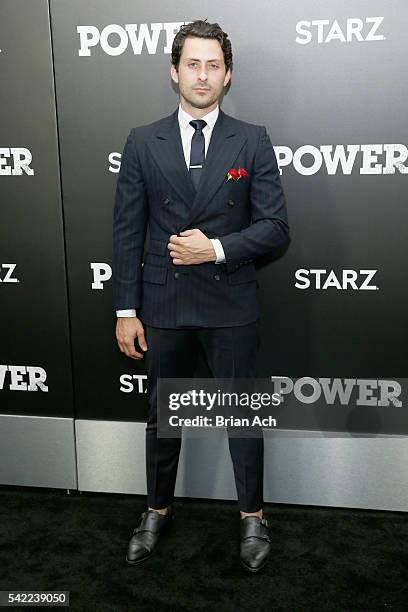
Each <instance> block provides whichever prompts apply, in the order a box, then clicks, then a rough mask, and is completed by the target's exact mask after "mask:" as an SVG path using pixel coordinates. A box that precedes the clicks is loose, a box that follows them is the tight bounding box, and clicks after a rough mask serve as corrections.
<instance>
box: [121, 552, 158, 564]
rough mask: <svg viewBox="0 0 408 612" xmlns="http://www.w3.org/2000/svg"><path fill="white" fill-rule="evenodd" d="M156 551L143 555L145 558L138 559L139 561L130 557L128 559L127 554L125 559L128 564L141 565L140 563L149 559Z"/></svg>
mask: <svg viewBox="0 0 408 612" xmlns="http://www.w3.org/2000/svg"><path fill="white" fill-rule="evenodd" d="M154 552H155V551H153V552H151V553H150V555H147V556H146V557H143V559H138V560H137V561H130V559H128V557H127V555H126V557H125V561H126V563H127V564H128V565H139V564H140V563H143V561H147V560H148V559H150V557H152V556H153V554H154Z"/></svg>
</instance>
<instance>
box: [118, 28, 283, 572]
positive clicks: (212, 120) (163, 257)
mask: <svg viewBox="0 0 408 612" xmlns="http://www.w3.org/2000/svg"><path fill="white" fill-rule="evenodd" d="M231 71H232V51H231V43H230V41H229V39H228V35H227V34H226V33H225V32H223V31H222V29H221V28H220V26H219V25H218V24H217V23H215V24H210V23H208V22H207V21H206V20H204V21H201V20H198V21H195V22H193V23H190V24H187V25H185V26H182V28H181V29H180V31H179V32H178V33H177V35H176V36H175V38H174V42H173V48H172V65H171V78H172V80H173V82H174V83H176V84H178V88H179V93H180V104H179V107H178V109H177V110H176V111H174V112H173V113H172V114H171V115H170V116H168V117H165V118H164V119H160V120H159V121H156V122H154V123H152V124H150V125H146V126H141V127H138V128H134V129H132V130H131V132H130V134H129V136H128V139H127V142H126V145H125V148H124V151H123V155H122V162H121V169H120V174H119V177H118V183H117V191H116V200H115V210H114V228H113V238H114V245H113V291H114V307H115V309H116V311H117V316H118V320H117V328H116V337H117V341H118V344H119V348H120V350H121V351H122V352H123V353H124V354H125V355H127V356H128V357H131V358H133V359H142V358H143V357H144V354H145V355H146V368H147V375H148V390H147V393H148V400H149V415H148V421H147V426H146V475H147V490H148V498H147V501H148V510H147V511H146V512H144V513H143V514H142V517H141V522H140V525H139V527H138V528H136V529H135V530H134V531H133V535H132V538H131V540H130V542H129V546H128V551H127V556H126V560H127V562H128V563H129V564H131V565H136V564H138V563H141V562H144V561H145V560H146V559H148V558H149V557H150V556H151V555H152V554H153V552H154V551H155V550H156V547H157V544H158V542H159V540H160V538H161V536H162V534H163V533H164V532H165V531H166V530H167V528H168V527H169V526H170V525H171V521H172V519H173V515H172V509H171V504H172V502H173V496H174V486H175V480H176V474H177V465H178V459H179V452H180V445H181V440H180V438H175V439H169V438H161V437H158V436H157V378H158V377H161V378H189V377H192V376H193V375H194V370H195V366H196V355H197V354H198V352H199V351H200V350H202V351H204V354H205V357H206V360H207V363H208V366H209V368H210V370H211V372H212V375H213V376H214V377H216V378H233V377H237V378H249V379H253V378H255V376H256V367H255V364H256V355H257V349H258V340H259V338H258V318H259V313H258V305H257V295H256V292H257V281H256V270H255V266H254V263H253V261H254V259H255V258H256V257H257V256H259V255H262V254H265V253H267V252H269V251H271V250H273V249H274V248H276V247H278V246H280V245H281V244H282V243H284V242H285V241H286V240H287V239H288V223H287V213H286V205H285V199H284V195H283V192H282V187H281V184H280V177H279V170H278V167H277V163H276V158H275V155H274V151H273V147H272V145H271V142H270V139H269V136H268V134H267V132H266V129H265V127H263V126H257V125H252V124H250V123H246V122H243V121H239V120H237V119H234V118H232V117H230V116H228V115H227V114H225V113H224V112H223V111H222V110H221V109H220V108H219V98H220V96H221V94H222V93H223V90H224V87H226V86H227V85H228V83H229V81H230V79H231ZM147 227H149V235H150V236H149V238H150V239H149V244H148V246H147V249H146V257H145V259H144V265H143V267H142V260H143V251H144V242H145V237H146V231H147ZM136 338H137V342H138V345H139V347H140V349H141V351H143V352H140V349H139V350H136V348H135V342H134V341H135V339H136ZM143 353H144V354H143ZM229 448H230V453H231V458H232V461H233V467H234V475H235V483H236V488H237V494H238V503H239V509H240V514H241V521H240V524H241V548H240V558H241V563H242V565H243V566H244V567H245V569H246V570H248V571H250V572H257V571H259V570H260V569H261V568H262V567H263V566H264V565H265V563H266V561H267V559H268V555H269V552H270V540H269V536H268V523H267V521H266V519H265V518H264V517H263V516H262V506H263V438H262V437H259V438H231V437H229Z"/></svg>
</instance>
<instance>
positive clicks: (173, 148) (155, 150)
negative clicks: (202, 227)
mask: <svg viewBox="0 0 408 612" xmlns="http://www.w3.org/2000/svg"><path fill="white" fill-rule="evenodd" d="M246 140H247V138H246V136H244V135H241V134H239V133H237V132H236V129H235V128H234V122H233V121H231V118H230V117H229V116H228V115H226V114H225V113H224V112H223V111H222V110H221V108H220V110H219V115H218V118H217V121H216V122H215V125H214V128H213V131H212V135H211V140H210V145H209V147H208V151H207V155H206V158H205V162H204V167H203V169H202V171H201V178H200V185H199V188H198V191H196V190H195V188H194V185H193V181H192V180H191V177H190V174H189V172H188V170H187V165H186V161H185V157H184V152H183V145H182V142H181V136H180V127H179V123H178V109H176V111H175V112H174V113H172V114H171V115H170V116H169V117H168V118H167V121H166V123H165V124H164V125H163V126H162V127H161V128H160V130H159V131H158V132H156V134H155V135H154V136H153V138H152V139H151V140H150V141H149V143H148V144H149V147H150V150H151V152H152V154H153V156H154V158H155V160H156V162H157V164H158V165H159V168H160V169H161V170H162V172H163V174H164V175H165V177H166V178H167V180H168V181H169V182H170V183H171V184H172V186H173V187H174V189H175V190H176V191H177V193H178V194H179V196H180V197H181V198H182V199H183V200H184V202H185V204H186V205H187V207H188V216H187V222H186V223H185V227H188V226H191V224H192V223H193V221H194V219H196V218H197V217H198V215H199V214H200V212H202V211H203V210H204V209H205V208H206V207H207V205H208V203H209V202H210V201H211V199H212V198H213V197H214V195H215V194H216V192H217V191H218V189H219V188H220V187H221V185H222V184H223V182H224V181H225V180H226V175H227V172H228V170H229V169H230V168H231V166H232V165H233V164H234V161H235V160H236V158H237V157H238V154H239V152H240V150H241V149H242V147H243V146H244V144H245V142H246Z"/></svg>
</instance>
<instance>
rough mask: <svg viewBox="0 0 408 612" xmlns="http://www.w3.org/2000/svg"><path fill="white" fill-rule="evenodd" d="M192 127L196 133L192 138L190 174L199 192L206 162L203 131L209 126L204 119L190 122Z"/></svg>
mask: <svg viewBox="0 0 408 612" xmlns="http://www.w3.org/2000/svg"><path fill="white" fill-rule="evenodd" d="M190 125H192V126H193V128H194V129H195V132H194V134H193V136H192V138H191V152H190V168H189V172H190V176H191V178H192V179H193V183H194V187H195V188H196V191H197V190H198V185H199V184H200V177H201V170H202V168H203V166H204V160H205V140H204V134H203V132H202V130H203V128H204V127H205V126H206V125H207V122H206V121H204V119H194V120H193V121H190Z"/></svg>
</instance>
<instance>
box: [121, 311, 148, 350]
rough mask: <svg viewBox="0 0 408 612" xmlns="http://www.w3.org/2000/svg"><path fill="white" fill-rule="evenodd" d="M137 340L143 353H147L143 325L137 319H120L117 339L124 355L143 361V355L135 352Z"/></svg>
mask: <svg viewBox="0 0 408 612" xmlns="http://www.w3.org/2000/svg"><path fill="white" fill-rule="evenodd" d="M135 338H137V341H138V343H139V346H140V348H141V349H142V350H143V351H147V344H146V340H145V335H144V329H143V324H142V322H141V320H140V319H138V318H137V317H118V320H117V323H116V339H117V341H118V345H119V348H120V350H121V351H122V353H125V355H127V357H131V358H132V359H137V360H140V359H143V354H142V353H138V352H137V351H136V350H135Z"/></svg>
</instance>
